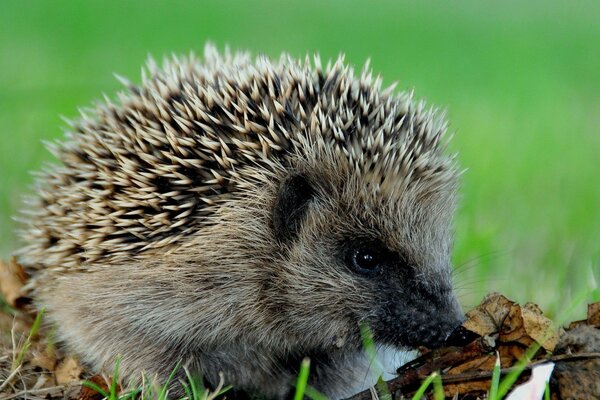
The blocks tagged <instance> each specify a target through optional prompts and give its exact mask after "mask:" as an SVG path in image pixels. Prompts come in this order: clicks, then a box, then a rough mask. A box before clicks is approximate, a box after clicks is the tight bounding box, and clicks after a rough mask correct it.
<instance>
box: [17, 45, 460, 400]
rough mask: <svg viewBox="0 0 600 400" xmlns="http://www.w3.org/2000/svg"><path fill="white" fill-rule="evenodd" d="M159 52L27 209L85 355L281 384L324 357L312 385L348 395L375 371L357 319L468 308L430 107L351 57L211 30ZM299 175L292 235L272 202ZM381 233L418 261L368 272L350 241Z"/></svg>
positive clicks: (445, 318)
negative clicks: (313, 53)
mask: <svg viewBox="0 0 600 400" xmlns="http://www.w3.org/2000/svg"><path fill="white" fill-rule="evenodd" d="M149 69H150V76H149V77H144V80H143V83H142V85H141V86H140V87H137V86H134V85H132V84H129V83H126V84H127V92H126V93H125V94H120V95H119V98H120V103H121V104H119V105H112V104H111V103H110V102H107V103H106V104H103V105H98V106H97V108H96V109H95V110H93V111H86V112H85V114H84V116H83V117H82V118H81V119H80V120H78V121H75V122H73V124H72V126H73V131H72V132H70V133H68V134H67V139H66V141H65V142H64V143H61V144H58V145H56V146H55V147H54V152H55V154H57V156H58V157H59V159H60V160H61V161H62V163H63V165H62V166H60V167H55V168H53V169H51V170H50V171H48V172H46V173H45V174H44V175H42V177H40V179H39V180H38V190H37V195H36V196H35V197H34V198H33V199H32V203H33V205H32V206H31V207H30V216H29V217H27V218H26V219H25V222H26V228H25V230H24V235H23V236H24V238H25V241H26V243H27V246H26V247H25V248H24V249H23V250H22V251H21V254H22V259H23V262H24V263H25V264H26V265H27V266H28V267H29V268H30V269H31V270H32V271H34V274H35V280H34V282H35V283H34V286H35V287H34V289H35V294H36V298H37V302H38V304H39V305H43V306H45V307H47V313H48V316H49V318H50V319H51V320H52V321H53V322H56V323H57V324H58V325H59V332H60V338H61V339H62V340H63V341H64V342H65V343H66V345H67V346H69V347H70V348H71V349H73V350H74V351H76V352H77V353H78V354H80V355H81V356H82V357H83V360H84V361H86V362H87V363H89V364H90V365H92V366H94V367H95V368H97V369H110V368H112V365H113V362H114V360H115V357H117V356H122V357H123V362H122V365H123V368H124V374H125V376H127V377H129V378H132V379H135V378H136V377H137V376H139V375H138V374H139V372H140V371H146V372H149V373H151V374H158V375H159V377H161V378H162V379H164V378H165V377H166V376H168V374H169V372H170V371H171V370H172V368H173V367H174V365H175V364H176V363H177V362H178V361H182V362H183V363H184V364H185V365H186V366H188V367H189V368H190V369H191V370H192V371H193V372H195V373H198V374H202V375H204V376H205V377H206V379H207V380H208V381H209V382H211V383H213V384H215V383H216V382H217V381H218V373H219V372H220V371H222V372H224V374H225V378H226V381H227V382H228V383H232V384H234V385H235V386H236V387H237V388H239V389H242V390H248V391H256V392H260V393H262V394H264V395H266V396H269V397H278V398H279V397H284V396H285V395H286V394H287V393H288V391H289V390H290V382H292V381H293V378H294V376H295V374H296V372H297V368H298V366H299V361H300V360H301V359H302V357H303V356H305V355H307V356H310V357H312V358H313V359H314V362H313V370H312V374H311V383H312V384H313V385H315V386H316V387H317V388H318V389H319V390H321V391H323V392H325V393H326V394H328V395H330V396H332V397H341V396H343V395H348V394H350V391H351V389H349V387H350V386H351V385H354V384H355V383H356V382H357V381H359V380H366V375H365V374H367V373H368V372H367V370H368V368H367V365H366V361H365V356H364V354H363V353H362V350H361V348H362V347H361V339H360V335H359V331H358V326H359V324H360V323H366V324H367V325H369V326H370V327H371V328H372V330H373V332H374V338H375V340H376V343H377V344H378V345H381V346H392V347H393V348H395V349H401V348H412V347H415V346H416V345H418V344H428V345H435V344H438V343H439V342H440V341H441V340H443V338H444V337H445V335H446V334H447V333H448V332H449V330H450V329H451V328H452V327H453V326H454V325H456V324H457V323H458V321H459V320H460V318H461V313H460V308H459V306H458V304H457V302H456V300H455V298H454V296H453V294H452V288H451V268H450V264H449V257H450V252H451V245H452V240H451V232H450V225H451V218H452V214H453V211H454V208H455V191H456V185H457V175H458V173H457V171H456V167H455V165H454V163H453V161H452V159H451V158H449V157H447V156H445V155H444V154H443V150H444V149H443V147H444V146H442V145H441V144H440V138H441V136H442V135H443V133H444V131H445V124H444V122H443V121H442V120H441V119H440V118H438V117H437V116H436V114H435V113H434V112H433V111H425V110H424V108H423V105H422V104H419V105H417V106H415V105H414V104H413V102H412V100H411V99H410V96H407V95H404V94H400V95H394V94H393V93H392V90H391V89H389V90H381V89H380V88H379V81H378V80H376V81H373V80H372V78H371V77H370V73H369V72H368V71H365V72H363V74H362V76H361V77H360V78H356V77H355V76H354V73H353V71H352V69H350V68H349V67H348V66H345V65H344V64H343V62H342V61H341V60H338V62H336V63H335V64H334V65H332V66H329V67H327V68H326V69H325V70H324V71H323V70H322V69H321V67H320V66H319V62H318V59H315V65H311V63H310V62H308V61H306V62H305V63H299V62H296V61H294V60H292V59H290V58H289V57H287V56H283V57H282V58H281V60H280V61H279V62H272V61H270V60H268V59H267V58H264V57H259V58H258V59H257V60H256V61H254V62H252V61H251V59H250V58H249V56H248V55H246V54H236V55H233V56H231V55H229V54H226V55H225V56H220V55H218V54H217V53H216V52H215V51H214V49H212V48H210V47H208V48H207V54H206V58H205V61H203V62H199V61H197V60H196V59H195V58H194V57H190V58H187V59H184V60H178V59H174V60H172V61H169V62H166V63H165V66H164V67H163V69H162V70H161V69H158V68H157V67H156V66H155V65H154V64H153V63H152V62H151V63H150V64H149ZM294 174H300V175H301V176H302V177H303V179H305V180H306V181H307V182H308V184H309V185H310V187H311V190H312V191H313V192H314V193H313V194H312V195H311V198H310V201H309V202H308V203H307V204H308V205H307V208H306V210H305V215H304V216H303V218H302V219H301V220H300V222H299V223H300V225H299V226H300V227H299V229H298V231H297V232H295V233H294V235H293V237H291V238H287V239H286V238H284V237H281V235H278V232H277V229H274V222H273V209H274V207H276V204H277V202H278V201H279V197H280V196H281V195H280V194H279V193H280V189H281V187H282V185H285V182H286V179H287V178H288V177H289V176H291V175H294ZM291 211H296V210H291ZM365 238H368V240H371V239H373V240H377V241H378V243H379V242H380V243H383V245H385V247H386V248H387V249H389V250H390V251H391V252H393V253H394V254H400V255H401V259H402V260H403V262H402V263H398V264H394V265H390V266H388V267H387V268H386V269H385V270H382V271H380V273H379V275H378V276H377V277H370V278H369V277H365V276H362V275H360V274H357V273H356V272H354V271H351V270H350V269H349V268H348V267H347V265H345V264H344V257H343V256H340V254H341V253H342V252H343V251H345V250H343V249H344V248H345V247H344V246H347V245H346V243H355V242H357V241H358V242H361V241H364V240H366V239H365ZM398 260H399V259H398Z"/></svg>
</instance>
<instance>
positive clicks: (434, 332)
mask: <svg viewBox="0 0 600 400" xmlns="http://www.w3.org/2000/svg"><path fill="white" fill-rule="evenodd" d="M463 320H464V317H463V316H462V315H460V316H458V317H457V318H451V319H442V320H441V321H434V320H432V321H431V323H427V324H424V326H423V327H421V328H419V329H418V334H417V335H416V336H415V337H414V340H415V342H416V343H414V344H415V345H420V346H425V347H427V348H430V349H436V348H439V347H442V346H445V345H447V341H448V338H449V337H451V336H452V334H453V332H455V331H456V330H457V329H458V327H459V326H460V325H461V324H462V321H463Z"/></svg>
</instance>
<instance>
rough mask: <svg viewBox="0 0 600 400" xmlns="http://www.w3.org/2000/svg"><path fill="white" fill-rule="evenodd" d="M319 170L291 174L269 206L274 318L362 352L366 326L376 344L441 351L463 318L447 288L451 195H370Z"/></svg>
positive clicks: (447, 191)
mask: <svg viewBox="0 0 600 400" xmlns="http://www.w3.org/2000/svg"><path fill="white" fill-rule="evenodd" d="M322 167H323V162H321V163H319V169H318V171H317V170H314V173H311V172H310V169H307V170H306V171H305V172H301V173H298V172H293V173H291V174H290V176H288V177H287V178H286V179H284V180H283V183H282V184H281V186H280V188H279V192H278V194H277V200H276V201H275V205H274V207H273V230H274V233H275V235H276V237H277V239H278V241H279V243H280V244H281V252H282V254H285V256H284V257H285V258H286V259H285V261H284V262H283V264H284V266H283V268H284V269H285V270H286V274H285V275H286V276H287V280H286V284H285V285H283V286H282V287H281V289H283V294H282V295H283V296H285V300H284V301H282V304H281V312H284V313H286V315H287V318H288V320H289V321H290V324H291V325H293V326H299V327H307V332H326V333H327V335H328V337H329V338H330V339H331V340H332V341H336V340H338V341H339V339H340V337H344V338H353V340H354V342H355V344H356V343H359V344H360V339H359V335H358V333H357V332H358V327H359V325H360V324H361V323H365V324H367V325H368V326H369V327H370V328H371V329H372V331H373V333H374V335H375V340H376V341H377V342H378V343H379V344H387V345H393V346H397V347H417V346H420V345H425V346H429V347H435V346H437V345H439V344H441V342H442V341H443V340H444V339H445V338H446V337H447V335H448V334H449V333H450V332H451V331H452V329H453V328H454V327H456V326H457V325H458V324H459V323H460V321H461V319H462V313H461V310H460V306H459V305H458V303H457V301H456V299H455V297H454V294H453V291H452V285H451V267H450V250H451V240H450V238H451V235H450V224H451V216H452V213H453V210H454V197H455V193H454V187H453V186H447V187H438V188H436V190H430V189H427V190H423V188H426V185H420V186H418V187H420V189H418V188H413V189H411V188H408V189H406V190H405V191H404V192H402V193H401V194H400V195H398V192H392V193H388V194H386V193H385V192H381V191H379V192H378V193H377V194H376V195H375V196H374V195H373V188H372V182H369V179H368V178H365V177H364V176H357V175H356V174H354V173H352V172H351V171H350V170H349V169H347V170H346V171H340V167H339V165H338V166H337V167H336V168H337V172H338V174H332V175H329V174H328V175H327V176H323V175H322V171H323V169H322ZM333 170H334V169H332V171H333ZM317 172H318V173H317ZM309 340H310V339H309Z"/></svg>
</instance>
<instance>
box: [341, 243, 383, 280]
mask: <svg viewBox="0 0 600 400" xmlns="http://www.w3.org/2000/svg"><path fill="white" fill-rule="evenodd" d="M349 261H350V266H351V267H352V269H353V270H355V271H356V272H359V273H363V274H367V275H371V274H373V273H376V272H378V269H379V266H380V265H381V259H380V257H379V254H378V252H377V251H376V250H375V249H371V248H368V247H358V248H356V249H354V250H352V254H351V257H350V260H349Z"/></svg>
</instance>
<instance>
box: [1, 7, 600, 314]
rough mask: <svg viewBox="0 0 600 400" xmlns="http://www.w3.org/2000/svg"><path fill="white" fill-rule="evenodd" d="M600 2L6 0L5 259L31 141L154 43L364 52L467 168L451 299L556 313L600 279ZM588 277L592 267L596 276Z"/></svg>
mask: <svg viewBox="0 0 600 400" xmlns="http://www.w3.org/2000/svg"><path fill="white" fill-rule="evenodd" d="M598 20H600V3H598V2H597V1H593V0H588V1H575V2H562V1H558V0H555V1H541V0H535V1H529V2H520V1H516V0H510V1H504V2H478V1H475V0H468V1H467V0H459V1H455V2H434V1H430V0H426V1H423V2H407V1H395V0H386V1H377V2H366V1H365V2H359V1H347V0H344V1H342V0H337V1H328V2H322V1H317V0H309V1H303V2H280V1H275V0H269V1H255V2H249V1H242V0H228V1H217V0H211V1H208V2H199V1H198V2H197V1H189V2H184V1H178V0H174V1H139V2H133V1H124V2H121V1H113V2H105V1H99V0H90V1H85V2H76V1H52V2H49V1H26V0H24V1H16V0H15V1H12V0H6V1H3V2H2V3H1V4H0V126H1V127H2V133H1V135H2V141H1V142H0V143H1V145H0V255H2V256H4V257H6V256H7V255H8V254H9V253H10V252H11V251H12V250H13V249H14V248H15V247H16V241H15V238H14V235H13V233H12V232H13V230H14V228H15V225H14V223H13V222H12V221H11V219H10V216H11V215H14V213H15V211H16V210H17V209H18V207H19V203H20V196H21V195H22V194H23V193H25V192H26V191H27V188H28V185H29V184H30V183H31V177H30V175H29V171H30V170H36V169H39V168H40V167H41V165H42V163H43V162H44V161H48V160H51V157H50V156H49V154H48V153H47V152H46V151H45V149H44V148H43V146H42V144H41V139H52V138H57V137H60V136H61V134H62V133H61V127H63V126H64V125H65V124H64V123H63V122H62V121H61V120H60V118H59V116H60V115H65V116H67V117H73V116H75V115H76V108H77V107H78V106H85V105H88V104H90V102H91V101H93V100H94V99H97V98H99V97H100V95H101V93H103V92H105V93H108V94H112V93H114V92H115V91H116V90H117V88H118V87H119V85H118V83H117V81H116V80H115V79H114V78H113V77H112V73H113V72H117V73H119V74H121V75H124V76H128V77H130V78H132V79H133V80H134V81H135V80H136V79H138V77H139V70H140V66H141V64H142V63H143V61H144V59H145V58H146V56H147V55H148V54H153V55H155V56H157V57H162V56H163V55H166V54H170V53H172V52H174V53H181V52H188V51H189V50H190V49H193V50H195V51H197V52H201V51H202V47H203V44H204V42H205V41H206V40H212V41H214V42H215V43H216V44H217V45H218V46H223V45H225V44H229V45H231V46H232V48H234V49H249V50H252V51H253V52H264V53H267V54H270V55H273V56H276V55H277V54H279V53H280V52H281V51H288V52H290V53H292V54H293V55H296V56H302V55H304V54H305V53H307V52H313V51H319V52H321V54H322V56H323V57H324V58H327V57H334V56H336V55H337V54H338V53H339V52H345V53H346V54H347V59H348V60H349V61H350V62H352V63H355V64H357V65H362V64H363V62H364V60H365V59H366V58H367V57H371V58H372V66H373V68H374V70H375V71H377V72H380V73H381V74H382V75H383V76H384V78H385V80H386V82H388V83H390V82H391V81H393V80H399V81H400V88H402V89H412V88H414V89H415V91H416V95H417V97H423V98H425V99H427V101H428V102H429V103H430V104H436V105H440V106H442V107H445V108H447V110H448V113H449V118H450V120H451V127H452V130H453V131H454V132H455V133H456V135H455V140H454V142H453V144H452V149H453V150H457V151H459V152H460V161H461V163H462V165H463V166H464V167H466V168H468V171H467V172H466V173H465V175H464V184H463V188H462V206H461V208H460V210H459V213H458V218H457V225H456V229H457V235H456V252H455V264H456V265H459V266H461V265H462V266H463V267H462V268H459V273H458V284H459V286H466V287H465V288H464V291H463V293H464V296H463V303H464V305H465V306H466V307H470V306H472V305H474V304H476V303H477V302H478V300H479V299H480V298H481V296H482V295H483V294H485V293H486V292H488V291H490V290H497V291H502V292H503V293H505V294H506V295H508V296H510V297H512V298H514V299H516V300H519V301H535V302H537V303H540V304H541V305H542V306H543V307H544V308H545V309H549V310H550V311H552V312H553V313H557V312H558V311H559V310H560V308H561V307H562V304H563V302H564V301H565V300H566V299H568V298H569V297H571V296H572V294H573V293H577V292H579V291H581V290H585V289H587V288H589V287H590V286H593V285H594V283H593V279H595V281H596V282H598V281H599V280H600V240H599V239H600V238H599V236H600V206H599V205H600V168H599V167H600V161H599V160H598V155H599V154H600V132H599V131H598V127H599V126H600V112H599V110H600V96H599V95H598V93H600V24H598V23H597V21H598ZM592 275H593V276H594V278H593V279H592V277H591V276H592Z"/></svg>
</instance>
